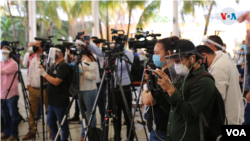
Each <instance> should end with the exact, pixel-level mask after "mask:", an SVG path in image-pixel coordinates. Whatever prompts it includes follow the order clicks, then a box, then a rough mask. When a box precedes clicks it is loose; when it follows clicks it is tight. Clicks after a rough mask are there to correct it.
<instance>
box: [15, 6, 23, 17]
mask: <svg viewBox="0 0 250 141" xmlns="http://www.w3.org/2000/svg"><path fill="white" fill-rule="evenodd" d="M15 5H16V9H17V12H18V14H19V19H20V20H21V21H22V19H21V12H20V9H19V5H18V2H16V3H15Z"/></svg>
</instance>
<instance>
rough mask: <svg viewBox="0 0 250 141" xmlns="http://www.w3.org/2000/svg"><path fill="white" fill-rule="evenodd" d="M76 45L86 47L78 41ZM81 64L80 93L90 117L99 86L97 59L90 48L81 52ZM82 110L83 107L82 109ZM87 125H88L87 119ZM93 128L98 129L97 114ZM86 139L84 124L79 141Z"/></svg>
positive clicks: (94, 116)
mask: <svg viewBox="0 0 250 141" xmlns="http://www.w3.org/2000/svg"><path fill="white" fill-rule="evenodd" d="M76 44H77V46H78V47H80V48H83V46H85V43H84V42H82V41H80V40H77V41H76ZM81 56H82V58H81V61H82V62H81V64H79V67H80V70H81V71H80V72H79V73H80V79H79V80H80V82H79V84H80V91H81V95H82V98H83V99H82V100H83V101H84V103H85V105H86V108H87V113H88V116H90V115H91V111H92V109H93V106H94V103H95V98H96V94H97V86H96V83H95V80H96V77H97V70H98V65H97V62H96V59H95V57H94V56H93V55H92V53H91V52H90V51H89V50H88V48H84V49H82V51H81ZM84 62H85V63H88V64H89V65H86V64H85V63H84ZM80 108H81V107H80ZM85 119H86V124H87V123H88V121H87V118H85ZM91 127H96V114H95V113H94V115H93V120H92V122H91ZM84 137H85V132H84V125H83V124H82V132H81V138H80V140H79V141H83V140H84Z"/></svg>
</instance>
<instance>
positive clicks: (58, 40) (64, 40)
mask: <svg viewBox="0 0 250 141" xmlns="http://www.w3.org/2000/svg"><path fill="white" fill-rule="evenodd" d="M57 41H67V40H64V39H57Z"/></svg>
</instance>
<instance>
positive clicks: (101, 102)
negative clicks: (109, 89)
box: [97, 84, 106, 125]
mask: <svg viewBox="0 0 250 141" xmlns="http://www.w3.org/2000/svg"><path fill="white" fill-rule="evenodd" d="M99 87H100V84H97V88H98V90H99ZM97 105H98V108H99V112H100V114H101V125H102V124H103V121H104V118H105V109H106V84H103V86H102V89H101V93H100V96H99V100H98V102H97Z"/></svg>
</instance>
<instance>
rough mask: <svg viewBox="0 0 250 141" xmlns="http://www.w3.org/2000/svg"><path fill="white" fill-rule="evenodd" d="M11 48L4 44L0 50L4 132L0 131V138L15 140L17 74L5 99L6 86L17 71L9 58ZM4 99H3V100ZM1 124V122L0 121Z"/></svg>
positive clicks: (16, 67) (16, 128) (16, 132)
mask: <svg viewBox="0 0 250 141" xmlns="http://www.w3.org/2000/svg"><path fill="white" fill-rule="evenodd" d="M11 52H12V49H11V48H10V47H9V46H4V47H2V49H1V50H0V55H1V58H0V59H1V103H4V105H3V107H2V109H1V116H2V117H3V119H4V125H5V126H4V132H3V133H1V140H5V139H8V140H9V141H15V140H17V138H18V108H17V103H18V99H19V92H18V76H16V77H15V79H14V82H13V84H12V87H11V89H10V91H9V94H8V96H7V98H6V100H5V97H6V94H7V93H8V88H9V87H10V84H11V82H12V80H13V78H14V75H15V73H16V72H17V71H18V65H17V63H16V62H15V61H14V60H13V59H12V58H11ZM4 100H5V101H4ZM10 122H11V123H10ZM2 124H3V123H2Z"/></svg>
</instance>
